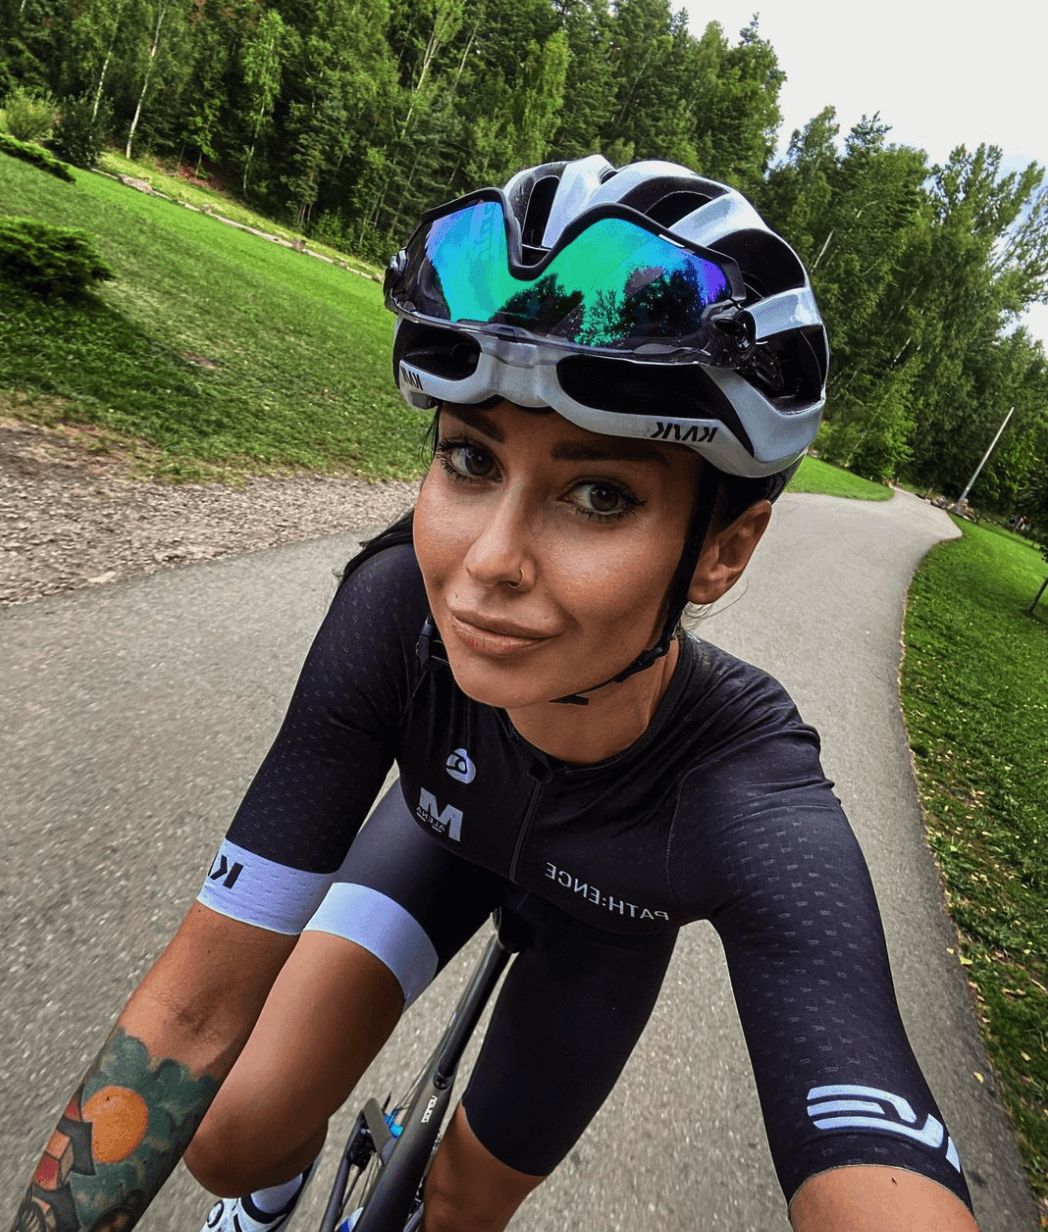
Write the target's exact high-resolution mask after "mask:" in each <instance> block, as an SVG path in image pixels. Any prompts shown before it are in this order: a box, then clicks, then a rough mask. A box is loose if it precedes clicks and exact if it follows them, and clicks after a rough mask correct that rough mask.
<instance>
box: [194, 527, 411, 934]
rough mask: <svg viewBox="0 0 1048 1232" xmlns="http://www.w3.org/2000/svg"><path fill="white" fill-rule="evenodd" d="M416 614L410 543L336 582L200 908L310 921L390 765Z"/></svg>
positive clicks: (283, 925)
mask: <svg viewBox="0 0 1048 1232" xmlns="http://www.w3.org/2000/svg"><path fill="white" fill-rule="evenodd" d="M425 614H426V600H425V592H424V589H423V586H422V579H421V576H420V574H419V571H418V565H417V563H416V561H415V557H414V552H413V550H412V548H411V546H410V545H400V546H396V547H391V548H388V549H386V550H385V551H382V552H380V553H378V554H376V555H375V556H373V557H371V558H370V559H369V560H367V561H365V562H364V563H363V564H362V565H360V566H359V567H358V568H356V569H355V570H354V571H353V573H352V574H351V575H350V576H349V577H348V578H347V580H346V581H345V582H344V583H343V584H342V586H341V587H340V588H339V590H338V593H337V594H336V596H335V598H334V600H333V602H332V604H331V607H330V609H329V611H328V613H327V616H326V617H325V619H324V622H323V624H322V625H321V627H320V630H319V632H318V633H317V636H316V638H315V639H314V641H313V644H312V646H311V648H310V650H309V653H308V655H307V656H306V660H305V663H304V665H303V667H302V671H301V674H300V676H299V679H298V683H297V685H296V687H295V690H294V693H293V695H292V698H291V703H290V705H289V707H288V711H287V714H286V716H285V718H284V721H283V723H282V724H281V727H280V731H279V733H278V734H277V737H276V739H275V740H274V742H273V745H272V747H271V748H270V750H269V752H268V753H267V755H266V757H265V760H264V761H263V763H262V765H261V767H260V768H259V770H258V773H257V774H256V775H255V778H254V780H253V781H252V783H251V786H250V787H249V788H248V790H247V793H246V795H245V796H244V799H243V802H242V803H241V805H240V808H239V809H238V810H237V812H236V815H235V816H234V818H233V821H232V824H231V826H230V828H229V831H228V833H227V835H226V838H225V841H224V842H223V844H222V847H221V848H220V849H219V852H218V855H217V856H216V858H215V861H214V863H213V864H212V867H211V870H210V871H209V873H208V876H207V878H206V879H205V882H204V889H203V890H202V892H201V895H200V901H201V902H203V903H204V904H205V905H206V906H209V907H211V908H213V909H214V910H217V911H221V912H223V914H227V915H231V916H233V917H235V918H237V919H242V920H246V921H247V922H249V923H256V924H259V925H260V926H261V927H267V928H273V929H275V930H276V931H280V932H297V931H299V930H300V929H301V927H302V926H303V925H304V924H305V922H306V921H307V920H308V919H309V917H310V916H311V915H312V913H313V911H314V910H315V908H316V906H317V905H318V904H319V902H320V900H321V899H322V898H323V895H324V893H325V892H326V889H327V886H328V885H329V884H330V881H331V879H332V877H333V875H334V873H335V872H336V871H337V870H338V868H339V867H340V865H341V864H342V861H343V859H344V858H345V855H346V852H347V851H348V849H349V845H350V843H351V842H352V840H353V837H354V836H355V834H356V833H357V831H358V830H359V828H360V826H361V824H362V823H363V821H364V818H365V817H366V816H367V813H368V810H369V809H370V807H371V805H372V804H373V802H374V800H375V797H376V796H377V794H378V791H379V789H380V788H381V786H382V783H383V780H384V779H385V776H386V774H387V772H388V770H389V768H390V766H391V765H392V763H393V759H394V756H395V752H396V745H397V738H398V733H399V725H400V717H401V714H402V713H403V711H404V708H405V706H406V704H407V701H408V698H409V696H410V692H411V689H412V688H413V687H414V684H415V683H416V681H417V678H418V672H419V669H418V667H417V660H416V655H415V643H416V640H417V637H418V632H419V629H420V628H421V625H422V622H423V620H424V618H425Z"/></svg>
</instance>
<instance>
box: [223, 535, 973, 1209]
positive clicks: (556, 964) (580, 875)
mask: <svg viewBox="0 0 1048 1232" xmlns="http://www.w3.org/2000/svg"><path fill="white" fill-rule="evenodd" d="M351 563H352V562H351ZM427 615H428V612H427V604H426V596H425V592H424V589H423V585H422V579H421V575H420V573H419V569H418V564H417V562H416V560H415V557H414V552H413V549H412V548H411V546H410V543H401V544H399V545H396V544H394V546H389V547H386V548H385V549H384V550H381V551H377V552H375V553H374V554H373V555H371V556H370V557H369V558H367V559H366V560H364V561H363V563H357V564H356V566H355V567H354V568H353V569H352V571H351V572H349V573H348V576H347V578H346V580H345V582H344V584H343V585H342V587H341V588H340V590H339V592H338V594H337V596H336V598H335V601H334V603H333V604H332V607H331V610H330V611H329V613H328V616H327V618H326V619H325V621H324V623H323V626H322V627H321V630H320V632H319V634H318V635H317V638H316V640H315V642H314V644H313V646H312V649H311V650H310V652H309V655H308V657H307V659H306V663H305V666H304V668H303V671H302V675H301V678H300V680H299V683H298V686H297V688H296V690H295V693H294V696H293V698H292V701H291V705H290V708H289V711H288V714H287V716H286V718H285V720H284V723H283V726H282V728H281V730H280V733H279V735H278V736H277V739H276V741H275V743H274V745H273V747H272V749H271V750H270V752H269V754H268V755H267V757H266V759H265V761H264V763H263V765H262V767H261V768H260V770H259V772H258V774H257V776H256V777H255V780H254V782H253V783H252V784H251V787H250V789H249V790H248V792H247V795H246V797H245V799H244V801H243V804H242V805H241V807H240V809H239V811H238V812H237V814H236V817H235V818H234V821H233V824H232V826H231V828H230V830H229V833H228V835H227V838H226V841H225V842H224V843H223V845H222V847H221V849H220V851H219V854H218V856H217V857H216V860H215V862H214V864H213V865H212V868H211V871H210V872H209V874H208V877H207V878H206V880H205V885H204V889H203V891H202V892H201V901H203V902H204V903H205V904H206V905H207V906H209V907H212V908H214V909H216V910H218V911H221V912H223V913H225V914H227V915H231V916H234V917H236V918H237V919H241V920H245V921H247V922H249V923H253V924H257V925H260V926H262V927H266V928H273V929H277V930H280V931H284V932H288V933H294V932H298V931H300V930H301V929H303V928H305V927H316V928H322V929H324V930H326V931H332V932H337V933H340V934H342V935H345V936H349V937H352V938H353V939H354V940H357V941H359V943H360V944H363V945H365V946H367V947H368V948H370V949H372V950H373V952H375V953H376V954H378V955H379V957H381V958H382V959H383V961H386V962H387V963H388V964H389V965H390V967H391V969H392V970H394V972H395V974H397V976H398V978H399V979H400V981H401V984H402V986H403V987H404V991H405V997H406V999H408V1000H410V999H411V998H412V997H413V996H414V995H416V994H417V992H418V991H419V990H420V989H421V987H423V986H424V985H425V983H426V982H427V981H428V980H429V979H430V978H432V975H433V974H434V972H435V971H436V970H438V969H439V967H440V966H442V965H443V963H444V962H446V961H447V959H448V958H449V957H450V955H451V953H453V952H454V949H456V948H457V947H458V946H459V945H461V944H462V943H463V942H464V941H465V939H466V938H467V937H468V936H469V934H470V932H472V931H473V930H474V929H475V928H476V927H477V926H478V925H479V924H480V922H481V921H482V919H483V918H484V915H485V914H486V913H487V912H488V911H490V910H491V908H492V907H493V906H497V905H499V904H500V903H504V904H505V903H509V904H510V905H514V904H515V905H516V909H518V910H520V911H521V913H522V914H523V915H525V916H528V915H529V914H530V917H531V920H532V923H533V924H535V926H536V930H537V933H538V934H539V936H540V938H541V939H542V940H541V942H540V944H538V945H537V946H536V947H535V953H534V955H533V956H531V957H530V958H529V956H528V955H527V954H525V955H521V956H520V957H519V958H518V959H517V960H516V962H515V964H514V968H511V971H510V974H509V975H508V976H507V980H506V983H505V985H504V988H503V992H502V994H501V995H500V999H499V1005H498V1006H497V1008H496V1012H495V1016H494V1018H493V1021H492V1025H491V1028H490V1029H489V1032H488V1037H487V1040H486V1043H485V1046H484V1051H483V1052H482V1055H481V1059H480V1061H479V1062H478V1065H477V1067H476V1069H475V1070H474V1074H473V1078H472V1080H471V1084H470V1088H469V1090H468V1091H467V1094H466V1105H467V1114H468V1115H469V1120H470V1125H471V1127H472V1128H473V1130H474V1132H475V1133H477V1135H478V1137H479V1138H480V1139H481V1141H483V1142H484V1143H485V1145H487V1146H488V1148H489V1149H490V1150H492V1151H493V1153H495V1154H496V1155H498V1156H499V1157H500V1158H502V1159H503V1160H504V1161H505V1162H507V1163H509V1164H510V1165H511V1166H513V1167H516V1168H518V1169H520V1170H521V1171H525V1172H532V1173H535V1174H543V1173H545V1172H548V1171H549V1170H550V1169H551V1168H552V1167H553V1166H555V1164H556V1163H557V1162H558V1161H559V1159H560V1158H562V1157H563V1155H564V1154H566V1152H567V1150H568V1149H570V1146H571V1145H572V1143H573V1142H574V1140H575V1139H576V1138H577V1137H578V1135H579V1134H580V1133H581V1132H582V1130H583V1129H584V1127H585V1124H586V1123H587V1122H588V1120H589V1119H590V1117H591V1116H592V1115H593V1113H594V1112H595V1111H596V1108H597V1107H598V1106H599V1104H600V1102H601V1100H602V1099H603V1098H604V1096H605V1095H606V1094H607V1091H608V1090H610V1088H611V1085H612V1084H613V1083H614V1080H615V1078H616V1077H617V1075H618V1072H619V1070H620V1069H621V1067H622V1065H623V1064H624V1062H625V1059H626V1057H627V1056H628V1055H629V1050H630V1048H631V1047H632V1046H633V1043H634V1042H635V1040H636V1038H637V1036H638V1035H639V1033H640V1030H641V1029H642V1028H643V1026H644V1022H645V1021H646V1019H647V1016H648V1013H649V1012H650V1009H651V1007H652V1005H653V1004H654V1001H655V997H656V995H657V992H658V986H659V984H660V983H661V980H662V975H663V973H664V970H665V967H666V964H667V963H668V961H669V957H670V953H671V951H672V947H673V941H674V938H675V935H676V930H677V929H678V928H679V927H680V926H681V925H683V924H686V923H689V922H691V921H694V920H709V921H710V922H711V923H712V924H713V926H714V928H715V929H716V930H717V932H718V934H719V936H720V938H721V941H722V943H723V946H724V950H725V954H726V957H727V962H728V967H729V971H730V975H731V980H732V987H733V991H734V995H735V1000H736V1003H737V1005H738V1008H739V1014H740V1017H741V1021H742V1026H743V1030H744V1033H745V1037H746V1042H747V1046H748V1048H749V1052H750V1056H751V1060H752V1064H753V1069H754V1074H755V1077H756V1081H757V1087H758V1092H759V1096H760V1101H761V1108H762V1111H763V1115H764V1120H765V1125H766V1129H767V1133H768V1138H769V1142H770V1145H771V1149H772V1154H773V1157H774V1160H775V1165H776V1168H777V1171H778V1175H779V1179H780V1182H781V1184H782V1187H783V1191H784V1193H785V1194H786V1197H787V1199H789V1198H790V1197H792V1195H793V1193H794V1192H795V1191H796V1189H797V1188H798V1187H799V1185H800V1184H801V1183H802V1182H803V1181H804V1180H805V1179H807V1178H808V1177H809V1176H812V1175H814V1174H815V1173H817V1172H820V1171H823V1170H825V1169H827V1168H832V1167H839V1166H842V1165H846V1164H859V1163H876V1164H890V1165H893V1166H897V1167H902V1168H907V1169H910V1170H912V1171H915V1172H919V1173H922V1174H924V1175H926V1176H928V1177H930V1178H932V1179H934V1180H936V1181H938V1182H940V1183H941V1184H943V1185H945V1186H946V1187H948V1188H949V1189H951V1190H952V1191H953V1192H954V1193H955V1194H957V1195H958V1196H959V1197H960V1198H961V1199H962V1200H963V1201H965V1202H966V1203H968V1204H969V1205H970V1200H969V1197H968V1193H967V1189H966V1186H965V1183H964V1180H963V1177H962V1174H961V1169H960V1164H959V1161H958V1158H957V1153H956V1150H955V1148H954V1145H953V1142H952V1140H951V1139H950V1137H949V1135H948V1134H947V1132H946V1130H945V1128H944V1124H943V1120H942V1117H941V1115H940V1113H939V1111H938V1109H937V1108H936V1106H935V1103H934V1100H933V1098H932V1096H931V1094H930V1092H929V1090H928V1087H927V1084H926V1083H925V1081H924V1078H923V1076H922V1075H921V1072H920V1070H919V1068H918V1066H917V1063H916V1061H915V1059H914V1057H913V1054H912V1051H911V1049H910V1047H909V1044H908V1042H907V1039H906V1036H905V1033H904V1030H903V1027H902V1023H901V1021H900V1018H899V1014H898V1009H897V1007H896V1003H895V996H894V991H893V987H892V981H891V975H890V972H889V969H888V960H887V954H886V950H885V946H884V940H883V934H882V930H881V925H880V920H879V916H878V911H877V904H876V900H875V898H874V894H873V889H872V886H871V883H870V879H869V875H868V873H867V870H866V865H865V863H864V861H863V857H862V854H861V852H860V851H859V848H858V845H857V843H856V841H855V838H854V836H853V835H852V832H851V829H850V827H849V825H848V823H847V820H846V818H845V816H844V813H843V811H842V809H841V806H840V803H839V801H838V800H837V798H836V797H835V796H834V794H833V791H832V785H831V783H830V782H829V781H828V780H827V779H826V777H825V775H824V774H823V772H822V769H821V766H820V763H819V740H818V736H817V734H816V732H815V731H814V730H813V729H812V728H811V727H809V726H807V725H806V724H805V723H804V722H803V721H802V720H801V718H800V716H799V715H798V713H797V710H796V708H795V706H794V705H793V702H792V701H791V699H790V698H789V696H788V695H787V693H786V692H785V690H784V689H783V688H782V687H781V686H780V685H779V684H778V683H777V682H776V681H774V680H773V679H772V678H771V677H769V676H768V675H767V674H766V673H764V672H763V671H760V670H759V669H757V668H755V667H753V666H751V665H749V664H747V663H744V662H742V661H740V660H739V659H736V658H734V657H733V656H731V655H729V654H727V653H725V652H724V651H721V650H719V649H717V648H716V647H714V646H711V645H709V644H707V643H703V642H698V641H695V640H692V639H685V640H684V641H683V642H682V643H681V653H680V658H679V661H678V663H677V666H676V669H675V671H674V674H673V677H672V680H671V681H670V684H669V687H668V688H667V690H666V692H665V694H664V696H663V697H662V700H661V702H660V703H659V706H658V708H657V710H656V713H655V715H654V717H653V718H652V721H651V723H650V725H649V727H648V728H647V730H646V731H645V732H644V733H643V734H642V735H641V736H640V738H639V739H638V740H636V741H635V742H634V743H633V744H632V745H630V746H629V747H628V748H627V749H625V750H623V751H622V752H621V753H618V754H616V755H615V756H614V757H610V758H607V759H605V760H603V761H601V762H598V763H595V764H592V765H569V764H565V763H561V762H558V761H556V760H555V759H553V758H551V757H548V756H547V755H545V754H544V753H542V752H541V751H540V750H538V749H536V748H535V747H533V746H532V745H530V744H529V743H528V742H527V741H526V740H524V739H523V738H522V737H521V736H520V735H519V733H517V731H516V730H515V729H514V727H513V725H512V723H511V722H510V721H509V718H508V716H507V715H506V714H505V712H503V711H501V710H499V709H497V708H494V707H491V706H487V705H483V704H480V703H477V702H475V701H473V700H472V699H470V698H469V697H467V696H466V695H465V694H464V693H462V691H461V690H460V689H459V688H458V687H457V685H456V684H455V681H454V679H453V677H452V674H451V672H450V669H449V668H448V667H447V666H446V665H440V664H437V663H434V662H433V660H432V659H431V660H430V662H429V664H428V666H423V664H422V662H421V661H420V659H421V658H424V657H425V655H422V656H421V657H420V654H419V653H418V643H419V634H420V630H421V629H422V627H423V625H424V623H425V621H426V619H427ZM435 648H436V649H437V650H438V651H439V643H437V644H436V647H435ZM580 721H585V715H584V714H583V715H580ZM394 761H395V762H396V763H397V766H398V768H399V773H400V783H399V786H398V787H394V789H393V791H392V792H391V793H390V795H389V796H387V798H386V800H385V801H384V802H383V805H382V807H380V808H379V810H377V813H376V816H375V818H374V819H373V820H372V821H369V822H368V825H367V826H366V827H365V828H364V831H363V833H362V834H361V836H360V839H359V841H358V842H356V843H354V841H353V840H354V837H355V836H356V835H357V832H358V830H360V827H361V825H362V823H363V822H364V819H365V817H366V816H367V814H368V811H369V809H370V808H371V807H372V805H373V803H374V801H375V798H376V796H377V794H378V792H379V789H380V787H381V785H382V783H383V781H384V779H385V776H386V774H387V772H388V770H389V769H390V767H391V766H392V764H393V762H394ZM408 817H410V818H411V819H412V820H413V822H414V823H415V824H414V825H413V826H411V825H408V824H407V822H406V819H407V818H408ZM409 835H410V837H409ZM351 844H352V849H350V845H351ZM347 851H348V856H347ZM525 895H529V896H530V901H531V903H532V904H533V905H532V906H531V907H521V905H520V904H521V902H522V901H523V900H524V896H525ZM518 967H519V973H518V974H517V975H516V976H514V971H515V970H516V969H517V968H518ZM514 981H515V982H514ZM624 1001H629V1003H630V1005H631V1007H632V1008H631V1009H629V1010H628V1011H623V1010H622V1009H621V1005H622V1003H623V1002H624ZM558 1006H559V1007H560V1009H558V1008H557V1007H558ZM609 1007H611V1009H613V1010H614V1012H615V1013H614V1014H613V1015H612V1016H611V1017H612V1018H613V1019H614V1022H615V1023H616V1024H618V1025H617V1026H615V1027H614V1029H611V1030H610V1031H609V1025H608V1024H609V1014H608V1010H609ZM615 1014H617V1015H618V1017H615ZM587 1015H589V1019H587ZM595 1032H599V1034H595ZM572 1033H574V1041H571V1040H569V1039H568V1038H567V1037H570V1036H572ZM594 1038H599V1039H600V1040H601V1045H602V1046H601V1047H600V1048H594V1047H593V1039H594ZM552 1071H556V1082H555V1083H553V1082H552V1081H551V1080H550V1073H551V1072H552ZM565 1083H567V1084H569V1086H570V1089H571V1090H572V1091H573V1092H575V1095H574V1099H573V1101H570V1102H572V1104H573V1107H572V1108H568V1109H567V1110H566V1111H565V1112H564V1121H565V1126H564V1129H563V1132H562V1133H558V1131H557V1130H556V1128H554V1129H553V1131H552V1133H551V1132H550V1126H549V1122H550V1120H551V1119H552V1118H550V1116H549V1110H550V1108H551V1107H552V1106H553V1103H552V1102H551V1101H552V1100H553V1099H554V1096H553V1094H552V1092H553V1090H556V1092H557V1094H556V1097H555V1100H556V1106H557V1109H558V1117H559V1116H560V1110H561V1109H562V1108H565V1103H566V1102H568V1101H565V1100H564V1089H565ZM507 1086H511V1087H513V1090H514V1095H515V1097H514V1098H513V1099H512V1100H509V1099H507V1102H508V1103H511V1104H512V1106H514V1107H515V1108H518V1109H519V1108H521V1107H524V1108H532V1109H533V1115H534V1118H535V1120H534V1121H533V1122H532V1123H531V1124H529V1123H528V1117H527V1116H526V1115H523V1116H517V1117H516V1118H515V1119H514V1125H513V1126H511V1127H507V1126H506V1123H505V1118H499V1117H498V1115H497V1107H496V1104H497V1099H498V1098H500V1097H506V1096H507ZM503 1106H505V1105H503ZM540 1123H541V1124H542V1126H543V1128H542V1132H541V1134H537V1133H536V1132H535V1130H536V1127H537V1124H540ZM536 1142H539V1143H540V1144H543V1145H539V1146H536Z"/></svg>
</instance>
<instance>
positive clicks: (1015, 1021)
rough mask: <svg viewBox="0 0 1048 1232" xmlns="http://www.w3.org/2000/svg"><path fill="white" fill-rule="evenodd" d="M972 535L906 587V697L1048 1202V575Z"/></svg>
mask: <svg viewBox="0 0 1048 1232" xmlns="http://www.w3.org/2000/svg"><path fill="white" fill-rule="evenodd" d="M955 521H956V522H957V525H958V526H959V527H960V528H961V530H962V531H963V534H964V537H963V539H960V540H956V541H954V542H951V543H948V544H943V545H942V546H940V547H939V548H937V549H936V550H935V551H934V552H932V553H931V555H930V556H929V557H928V558H927V560H926V561H925V563H924V565H923V566H922V567H921V569H920V570H919V571H918V573H917V576H916V578H915V579H914V582H913V585H912V587H911V589H910V599H909V607H908V611H907V616H906V631H905V640H906V658H905V661H904V663H903V671H902V700H903V709H904V712H905V716H906V725H907V728H908V731H909V738H910V744H911V747H912V748H913V751H914V755H915V763H916V766H917V776H918V783H919V787H920V791H921V797H922V802H923V805H924V810H925V816H926V820H927V825H928V833H929V839H930V842H931V844H932V847H933V849H934V851H935V853H936V856H937V858H938V860H939V864H940V866H941V868H942V872H943V878H944V882H945V888H946V895H947V901H948V903H949V908H950V912H951V914H952V915H953V918H954V919H955V920H956V922H957V924H958V925H959V927H960V931H961V939H962V949H961V957H960V961H961V962H962V964H963V965H964V966H965V968H966V971H967V974H968V975H969V977H970V978H971V981H972V983H973V985H974V987H975V989H976V1000H977V1004H978V1009H979V1015H980V1018H981V1021H982V1026H983V1032H984V1036H985V1039H986V1044H987V1048H988V1050H989V1052H990V1055H991V1057H992V1059H993V1062H994V1065H995V1067H996V1069H997V1072H998V1074H999V1075H1000V1078H1001V1081H1002V1084H1003V1087H1004V1092H1005V1098H1006V1100H1007V1103H1008V1106H1009V1108H1010V1110H1011V1113H1012V1116H1013V1118H1014V1121H1015V1124H1016V1126H1017V1127H1018V1130H1019V1135H1020V1144H1021V1147H1022V1150H1023V1154H1024V1159H1025V1163H1026V1167H1027V1171H1028V1174H1029V1177H1030V1181H1031V1184H1032V1185H1033V1187H1034V1189H1035V1190H1036V1191H1037V1192H1038V1193H1039V1194H1040V1195H1041V1197H1042V1200H1043V1199H1046V1198H1048V1179H1046V1178H1048V1118H1046V1116H1045V1109H1046V1106H1048V974H1046V972H1045V958H1046V955H1048V915H1046V912H1045V893H1046V890H1048V861H1046V845H1048V602H1045V601H1044V600H1042V602H1041V604H1040V606H1039V608H1038V610H1037V612H1036V613H1035V614H1032V615H1030V614H1027V613H1026V610H1025V609H1026V608H1027V607H1028V606H1029V604H1030V602H1031V600H1032V599H1033V596H1034V595H1035V594H1036V592H1037V589H1038V587H1039V586H1040V584H1041V582H1042V581H1043V580H1044V577H1045V575H1046V574H1048V564H1046V563H1045V562H1044V560H1043V559H1042V557H1041V554H1040V552H1038V551H1037V550H1035V549H1034V548H1032V547H1030V545H1029V544H1027V543H1024V542H1022V541H1016V538H1015V537H1014V536H1012V535H1009V534H1006V533H1001V532H999V531H998V530H997V529H996V528H993V527H987V526H982V525H979V526H973V525H971V524H969V523H967V522H962V521H960V520H958V519H955Z"/></svg>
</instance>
